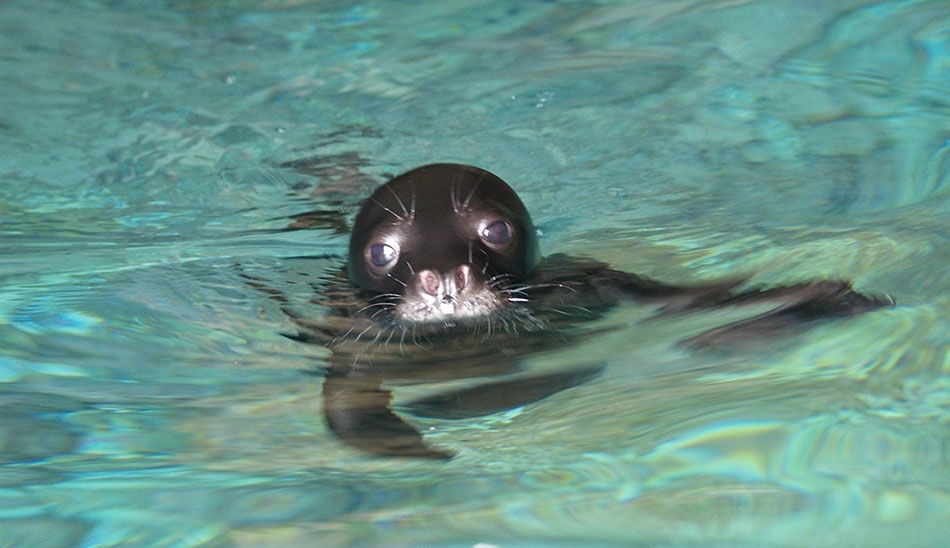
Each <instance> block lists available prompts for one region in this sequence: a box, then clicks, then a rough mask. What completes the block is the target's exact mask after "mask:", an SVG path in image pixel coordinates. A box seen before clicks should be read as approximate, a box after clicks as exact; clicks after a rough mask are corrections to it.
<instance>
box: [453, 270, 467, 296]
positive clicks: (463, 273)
mask: <svg viewBox="0 0 950 548" xmlns="http://www.w3.org/2000/svg"><path fill="white" fill-rule="evenodd" d="M468 275H469V268H468V265H462V266H460V267H458V268H456V269H455V290H456V292H459V293H461V292H462V290H463V289H465V286H467V285H468Z"/></svg>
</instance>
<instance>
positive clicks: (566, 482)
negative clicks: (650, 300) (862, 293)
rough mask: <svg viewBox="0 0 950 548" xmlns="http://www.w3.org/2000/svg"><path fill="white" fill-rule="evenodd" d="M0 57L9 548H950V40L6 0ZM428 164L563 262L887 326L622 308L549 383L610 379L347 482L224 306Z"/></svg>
mask: <svg viewBox="0 0 950 548" xmlns="http://www.w3.org/2000/svg"><path fill="white" fill-rule="evenodd" d="M0 52H2V53H0V67H2V82H3V85H2V86H0V95H2V104H3V105H4V108H3V109H2V112H0V181H2V184H0V234H2V248H0V287H2V290H0V348H2V351H0V405H2V420H0V462H2V466H0V545H2V546H31V547H65V546H82V547H100V546H175V547H184V546H377V545H381V546H421V545H426V546H453V547H454V546H505V547H524V546H572V545H577V544H578V543H583V544H585V545H588V546H630V545H642V546H716V545H721V546H783V547H784V546H893V545H913V546H939V545H942V544H943V543H944V542H945V539H946V538H950V525H948V524H950V429H948V421H950V376H948V371H950V358H948V348H950V336H948V333H950V325H948V319H950V315H948V312H947V311H948V310H950V298H948V295H950V291H948V289H950V275H948V270H947V264H948V253H950V242H948V236H947V235H948V234H950V223H948V221H947V220H946V219H948V218H950V217H948V215H947V213H948V211H950V92H948V90H950V4H948V3H947V2H944V1H929V2H928V1H893V2H867V1H858V0H852V1H841V2H834V3H829V2H792V1H778V0H776V1H772V2H731V1H725V0H721V1H717V0H710V1H700V0H696V1H687V2H675V3H673V2H636V1H634V2H625V3H590V2H577V3H548V2H522V3H517V4H510V3H503V2H498V3H494V4H485V3H484V2H474V1H471V2H466V1H459V2H453V3H446V2H443V3H411V4H407V3H385V2H379V3H339V2H338V3H326V4H325V5H324V4H323V3H318V2H301V1H294V0H283V1H282V0H271V1H267V2H249V1H243V0H222V1H212V0H208V1H199V2H166V3H164V4H160V3H156V2H141V1H139V2H136V1H127V2H121V1H116V2H105V1H102V2H97V1H92V0H90V1H86V2H55V1H51V0H49V1H47V0H39V1H31V2H18V1H11V2H4V3H3V4H2V5H0ZM315 158H316V159H315ZM306 159H310V160H311V161H310V164H311V169H310V170H309V172H307V169H304V167H303V166H302V164H301V163H299V162H298V163H297V164H296V165H297V166H298V169H292V168H291V167H287V166H286V165H284V166H283V167H282V165H283V164H286V163H287V162H294V161H299V160H306ZM432 161H462V162H468V163H474V164H477V165H480V166H483V167H485V168H488V169H490V170H492V171H495V172H496V173H498V174H499V175H500V176H502V177H503V178H505V179H506V180H508V181H509V182H510V183H511V184H512V185H513V186H515V188H516V189H517V190H518V191H519V193H520V194H521V196H522V198H523V199H524V200H525V202H526V204H527V205H528V207H529V209H530V210H531V211H532V213H533V216H534V218H535V220H536V221H537V222H538V224H539V225H540V228H541V230H542V231H543V237H542V241H541V244H542V247H543V249H544V251H545V252H546V253H553V252H569V253H575V254H585V255H590V256H594V257H597V258H599V259H602V260H609V261H611V262H613V263H614V264H615V265H617V266H619V267H622V268H624V269H626V270H631V271H636V272H641V273H644V274H648V275H653V276H656V277H660V278H663V279H667V280H671V281H688V280H705V279H713V278H716V277H719V276H727V275H735V274H738V273H748V272H754V273H756V278H755V281H756V282H758V283H762V284H769V283H780V282H784V283H788V282H792V281H796V280H802V279H810V278H816V277H826V276H827V277H840V278H849V279H854V280H855V282H856V284H857V285H858V286H859V287H861V288H863V289H864V290H867V291H872V292H878V293H887V294H889V295H892V296H893V297H894V298H895V299H896V300H897V301H898V303H899V306H897V307H896V308H893V309H889V310H885V311H880V312H875V313H873V314H869V315H866V316H863V317H860V318H855V319H851V320H847V321H843V322H838V323H834V324H830V325H827V326H825V327H822V328H820V329H816V330H813V331H810V332H809V333H807V334H805V335H802V336H800V337H797V338H795V339H793V340H791V341H787V342H785V343H776V344H774V345H767V346H765V347H763V348H760V349H754V350H750V351H749V352H743V353H734V354H728V355H705V354H697V353H690V352H687V351H685V350H683V349H681V348H679V347H677V346H675V342H676V341H677V340H678V339H679V338H681V336H682V335H683V334H688V333H690V332H695V331H697V330H700V329H702V326H703V325H704V322H708V321H713V320H716V318H710V317H703V318H693V319H691V320H687V319H679V320H669V321H663V322H651V323H648V324H643V323H636V320H638V319H640V318H642V317H643V315H644V312H643V311H642V310H638V309H636V308H635V307H628V308H625V309H622V310H620V311H618V312H617V313H616V314H614V315H613V316H612V317H611V318H610V320H609V321H610V322H611V323H612V324H614V325H623V326H626V327H625V328H624V329H622V330H620V331H617V332H613V333H611V334H608V335H605V336H603V337H599V338H596V339H595V340H593V341H590V342H587V343H585V344H584V345H583V346H581V347H578V348H571V349H568V350H565V351H563V352H559V353H558V355H557V356H553V357H549V358H548V359H551V360H554V361H563V362H565V363H570V362H572V361H577V360H585V361H589V360H590V359H591V357H592V356H596V357H599V358H603V359H605V360H606V361H608V363H609V366H608V370H607V372H606V374H605V375H604V376H603V377H601V378H599V379H598V380H596V381H594V382H592V383H589V384H587V385H585V386H582V387H579V388H577V389H573V390H570V391H567V392H564V393H561V394H558V395H556V396H554V397H552V398H550V399H548V400H545V401H544V402H542V403H541V404H538V405H535V406H530V407H526V408H524V409H521V410H519V411H516V412H512V413H508V414H504V415H496V416H492V417H487V418H484V419H475V420H468V421H460V422H444V421H416V422H415V424H417V425H418V426H420V427H421V428H423V429H425V431H426V432H427V436H428V439H429V440H430V441H431V442H432V443H434V444H438V445H441V446H444V447H451V448H453V449H457V450H459V451H460V455H459V457H457V458H456V459H454V460H453V461H451V462H448V463H432V462H413V461H409V462H407V461H403V460H386V459H374V458H369V457H366V456H364V455H362V454H359V453H357V452H356V451H354V450H352V449H350V448H347V447H345V446H343V445H342V444H340V443H339V442H338V441H337V440H336V439H335V438H333V436H331V435H330V434H329V433H328V432H327V430H326V427H325V426H324V425H323V422H322V420H321V417H320V413H321V402H320V379H319V377H318V376H314V375H307V374H305V373H304V372H306V371H318V370H319V368H320V367H321V366H322V365H325V361H324V360H325V359H326V357H327V353H326V351H325V350H323V349H321V348H317V347H313V346H306V345H301V344H298V343H295V342H293V341H291V340H288V339H286V338H284V337H282V336H281V332H287V331H291V330H292V327H291V325H290V323H289V322H288V320H287V319H286V318H285V317H283V316H282V315H281V314H280V312H279V311H278V310H277V309H276V306H275V305H274V304H273V303H272V302H271V301H269V300H268V299H267V298H266V297H265V296H264V295H262V294H260V293H259V292H257V291H255V290H253V289H251V288H249V287H248V286H247V285H246V284H245V283H243V281H242V278H241V277H240V272H242V271H243V272H253V273H258V274H261V275H265V276H268V277H269V278H271V279H273V280H274V281H275V283H280V281H281V279H282V277H284V276H286V275H287V274H288V273H289V272H297V271H299V270H301V269H303V270H307V271H309V272H314V273H318V272H321V271H322V270H324V269H327V268H331V267H332V265H334V264H336V262H335V261H334V260H333V259H332V258H331V259H328V260H324V261H320V260H316V261H309V262H308V261H301V260H299V259H293V257H299V256H302V255H325V256H328V257H333V256H339V255H342V253H343V252H344V246H345V236H344V235H340V234H334V233H332V232H329V231H314V230H304V231H296V232H277V231H275V230H276V229H280V228H282V227H284V226H286V224H287V223H288V219H287V216H289V215H293V214H296V213H301V212H303V211H307V210H309V209H313V208H314V207H317V206H319V205H321V204H327V203H336V202H339V201H341V200H342V201H343V202H345V203H349V204H352V203H354V202H356V201H357V200H358V198H359V197H360V196H364V195H366V194H367V193H368V191H369V190H371V189H372V187H373V186H374V185H375V184H377V183H379V182H381V181H383V180H385V178H386V176H387V175H388V174H394V173H398V172H400V171H402V170H406V169H408V168H410V167H413V166H415V165H418V164H422V163H428V162H432ZM297 297H298V298H299V299H301V300H302V301H304V300H306V299H307V296H306V295H304V294H300V295H297ZM400 397H403V396H400V393H399V391H398V390H397V399H398V398H400Z"/></svg>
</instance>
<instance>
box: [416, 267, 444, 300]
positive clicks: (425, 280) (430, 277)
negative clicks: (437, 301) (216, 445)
mask: <svg viewBox="0 0 950 548" xmlns="http://www.w3.org/2000/svg"><path fill="white" fill-rule="evenodd" d="M419 278H420V280H421V281H422V290H423V291H425V292H426V293H428V294H429V295H433V296H435V295H438V294H439V276H438V274H436V273H435V272H433V271H431V270H423V271H422V272H420V273H419Z"/></svg>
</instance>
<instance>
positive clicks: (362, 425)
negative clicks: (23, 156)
mask: <svg viewBox="0 0 950 548" xmlns="http://www.w3.org/2000/svg"><path fill="white" fill-rule="evenodd" d="M742 281H743V280H742V279H735V280H727V281H723V282H719V283H712V284H705V285H697V286H673V285H668V284H664V283H661V282H657V281H654V280H651V279H648V278H644V277H641V276H637V275H634V274H629V273H626V272H622V271H619V270H615V269H612V268H610V267H609V266H608V265H607V264H604V263H600V262H596V261H591V260H588V259H579V258H573V257H568V256H563V255H556V256H552V257H548V258H545V259H542V258H541V255H540V252H539V248H538V242H537V235H536V231H535V228H534V225H533V223H532V221H531V217H530V215H529V214H528V211H527V209H526V208H525V207H524V204H523V203H522V202H521V200H520V199H519V198H518V196H517V194H515V192H514V191H513V190H512V189H511V188H510V187H509V186H508V185H507V184H506V183H505V182H504V181H502V180H501V179H500V178H498V177H497V176H495V175H493V174H491V173H489V172H487V171H485V170H482V169H479V168H476V167H473V166H467V165H460V164H433V165H427V166H423V167H419V168H416V169H414V170H411V171H409V172H407V173H404V174H402V175H399V176H398V177H395V178H394V179H392V180H391V181H389V182H388V183H386V184H384V185H383V186H381V187H379V188H378V189H377V190H376V191H375V192H374V193H373V195H372V196H371V197H370V198H369V199H368V200H367V201H366V202H365V203H364V205H363V206H362V209H361V210H360V211H359V213H358V214H357V216H356V221H355V225H354V227H353V230H352V233H351V236H350V244H349V261H348V265H347V268H346V271H345V272H340V273H339V274H337V275H335V276H334V277H333V278H332V279H331V281H330V282H329V283H328V284H327V287H326V291H325V292H324V294H323V295H322V301H321V303H322V304H323V305H324V306H326V307H327V309H328V311H329V312H328V314H327V315H326V316H325V317H319V318H312V317H301V316H299V315H296V314H294V313H292V312H290V311H289V310H288V314H289V315H291V317H292V319H293V321H294V323H295V324H296V325H297V327H298V328H299V332H298V333H297V334H295V335H294V336H293V338H295V339H297V340H301V341H304V342H311V343H319V344H325V345H327V346H329V348H330V349H331V350H332V352H333V354H332V357H331V358H330V362H331V363H330V368H329V370H328V372H327V375H326V378H325V381H324V391H323V393H324V409H325V412H326V418H327V423H328V425H329V426H330V429H331V430H332V431H333V432H334V433H335V434H336V435H337V436H338V437H339V438H340V439H341V440H343V441H344V442H346V443H348V444H350V445H352V446H354V447H358V448H360V449H363V450H365V451H369V452H371V453H375V454H380V455H393V456H413V457H435V458H447V457H450V456H451V453H450V452H448V451H445V450H442V449H438V448H433V447H430V446H429V445H427V444H425V443H424V441H423V439H422V436H421V435H420V434H419V432H417V431H416V430H415V429H414V428H412V427H411V426H410V425H409V424H408V423H406V422H405V421H403V420H402V419H401V418H400V417H399V416H398V415H397V414H396V413H395V412H394V411H393V410H392V409H391V405H390V403H391V399H392V395H391V392H390V391H389V390H388V389H386V388H384V387H383V385H384V384H387V385H388V384H390V383H397V384H398V383H399V382H420V383H421V382H426V381H434V380H451V379H476V378H478V379H487V380H486V382H483V383H481V384H478V385H476V386H474V387H469V388H464V389H460V390H457V391H454V392H451V393H448V394H440V395H436V396H433V397H429V398H426V399H423V400H418V401H415V402H411V403H409V404H408V405H407V406H406V410H407V411H408V412H410V413H414V414H418V415H426V416H433V417H442V418H456V419H457V418H463V417H471V416H477V415H482V414H487V413H492V412H497V411H501V410H504V409H510V408H513V407H516V406H519V405H524V404H527V403H531V402H533V401H537V400H539V399H542V398H544V397H546V396H548V395H551V394H553V393H555V392H558V391H560V390H563V389H565V388H569V387H571V386H576V385H578V384H580V383H583V382H586V381H588V380H590V379H592V378H594V377H596V376H597V374H598V373H599V372H600V370H601V368H602V365H600V364H593V365H590V364H585V365H584V366H581V367H578V368H576V369H572V370H569V371H560V372H556V373H549V374H546V375H536V376H527V377H526V376H523V375H520V376H514V375H512V374H513V373H516V372H518V370H519V369H518V362H519V360H521V359H522V358H524V357H526V356H528V355H532V354H535V353H538V352H541V351H545V350H551V349H556V348H559V347H563V346H564V345H565V344H569V343H570V342H572V341H576V340H578V339H579V338H580V337H587V336H591V333H590V331H589V330H588V331H587V332H584V331H581V330H579V329H578V327H579V326H581V325H582V324H584V323H585V322H587V321H590V320H594V319H597V318H600V317H602V316H603V315H604V314H605V313H606V312H607V311H608V310H609V309H611V308H612V307H614V306H616V305H617V304H619V303H621V302H624V301H631V302H640V303H656V304H658V305H659V306H661V309H660V310H661V313H664V314H671V313H682V312H686V311H696V310H704V309H713V308H719V307H726V306H729V307H731V306H736V305H743V304H747V303H758V304H759V305H760V308H758V309H757V310H761V305H762V304H764V303H768V304H769V305H771V306H768V307H767V309H766V311H765V312H758V313H756V314H755V315H752V316H751V317H748V318H746V319H743V320H741V321H737V322H734V323H731V324H727V325H724V326H721V327H719V328H717V329H714V330H711V331H708V332H706V333H703V334H701V335H699V336H696V337H693V338H691V339H689V340H687V341H685V342H686V343H688V344H689V345H691V346H698V347H709V346H725V345H729V344H731V343H734V342H736V341H742V340H745V339H748V338H763V337H766V338H767V337H771V336H775V335H778V334H781V333H783V332H786V331H789V330H794V329H795V328H798V327H801V326H803V325H805V324H809V323H811V322H812V321H814V320H819V319H823V318H831V317H843V316H849V315H853V314H857V313H861V312H865V311H868V310H873V309H876V308H879V307H881V306H886V305H888V304H892V302H891V301H890V300H889V299H877V298H873V297H868V296H865V295H862V294H860V293H858V292H856V291H854V290H853V289H852V287H851V285H850V284H849V283H847V282H839V281H816V282H811V283H803V284H796V285H792V286H785V287H777V288H770V289H765V290H758V289H752V290H747V291H741V292H740V291H738V290H737V286H739V285H740V284H741V283H742ZM773 303H774V305H773Z"/></svg>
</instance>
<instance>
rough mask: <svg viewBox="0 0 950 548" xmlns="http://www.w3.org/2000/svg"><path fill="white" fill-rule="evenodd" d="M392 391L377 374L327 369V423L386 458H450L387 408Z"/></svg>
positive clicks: (345, 438) (355, 444) (355, 443)
mask: <svg viewBox="0 0 950 548" xmlns="http://www.w3.org/2000/svg"><path fill="white" fill-rule="evenodd" d="M391 400H392V393H391V392H389V391H387V390H383V389H381V388H380V379H379V378H378V377H371V376H360V375H352V376H347V375H345V374H339V373H335V372H333V371H331V372H330V374H329V375H327V377H326V378H325V380H324V381H323V406H324V413H325V415H326V420H327V425H328V426H329V427H330V430H332V431H333V433H334V434H336V436H337V437H338V438H339V439H340V440H342V441H343V442H345V443H347V444H348V445H351V446H353V447H355V448H357V449H361V450H363V451H366V452H369V453H373V454H376V455H383V456H390V457H414V458H430V459H450V458H452V457H453V456H454V455H453V454H452V453H451V452H449V451H444V450H441V449H435V448H432V447H429V446H428V445H426V444H425V443H424V442H423V441H422V435H421V434H419V432H417V431H416V430H415V429H414V428H413V427H412V426H410V425H409V424H407V423H406V422H404V421H403V420H402V419H400V418H399V417H398V416H397V415H396V414H395V413H393V412H392V411H390V409H389V403H390V401H391Z"/></svg>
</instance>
